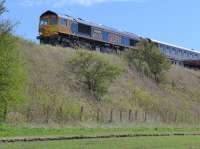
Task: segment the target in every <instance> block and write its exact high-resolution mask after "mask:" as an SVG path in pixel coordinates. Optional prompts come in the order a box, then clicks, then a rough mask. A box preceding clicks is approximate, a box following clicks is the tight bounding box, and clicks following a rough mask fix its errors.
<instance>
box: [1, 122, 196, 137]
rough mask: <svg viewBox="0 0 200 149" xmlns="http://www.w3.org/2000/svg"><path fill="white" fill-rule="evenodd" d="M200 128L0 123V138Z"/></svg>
mask: <svg viewBox="0 0 200 149" xmlns="http://www.w3.org/2000/svg"><path fill="white" fill-rule="evenodd" d="M197 132H200V128H189V127H180V128H174V127H141V126H135V127H132V128H131V127H127V128H126V127H125V128H120V127H119V128H117V127H116V128H109V127H108V128H104V127H102V128H101V127H100V128H47V127H41V128H34V127H30V126H27V127H22V126H9V125H0V138H2V137H24V136H84V135H91V136H96V135H117V134H160V133H197Z"/></svg>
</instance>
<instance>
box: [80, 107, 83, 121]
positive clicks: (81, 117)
mask: <svg viewBox="0 0 200 149" xmlns="http://www.w3.org/2000/svg"><path fill="white" fill-rule="evenodd" d="M83 110H84V108H83V106H81V111H80V121H82V120H83Z"/></svg>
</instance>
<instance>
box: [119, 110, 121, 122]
mask: <svg viewBox="0 0 200 149" xmlns="http://www.w3.org/2000/svg"><path fill="white" fill-rule="evenodd" d="M119 115H120V122H122V110H120V114H119Z"/></svg>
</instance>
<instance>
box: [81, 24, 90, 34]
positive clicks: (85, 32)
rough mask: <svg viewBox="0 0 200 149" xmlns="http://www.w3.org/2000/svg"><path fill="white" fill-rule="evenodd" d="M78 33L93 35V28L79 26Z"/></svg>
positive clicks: (83, 25)
mask: <svg viewBox="0 0 200 149" xmlns="http://www.w3.org/2000/svg"><path fill="white" fill-rule="evenodd" d="M78 32H79V33H82V34H86V35H89V36H90V35H91V26H89V25H85V24H81V23H79V24H78Z"/></svg>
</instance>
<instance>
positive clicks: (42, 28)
mask: <svg viewBox="0 0 200 149" xmlns="http://www.w3.org/2000/svg"><path fill="white" fill-rule="evenodd" d="M57 24H58V15H57V14H56V13H54V12H52V11H46V12H45V13H43V14H42V15H41V16H40V23H39V34H40V36H42V37H50V36H53V35H56V34H57V33H58V29H57Z"/></svg>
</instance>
